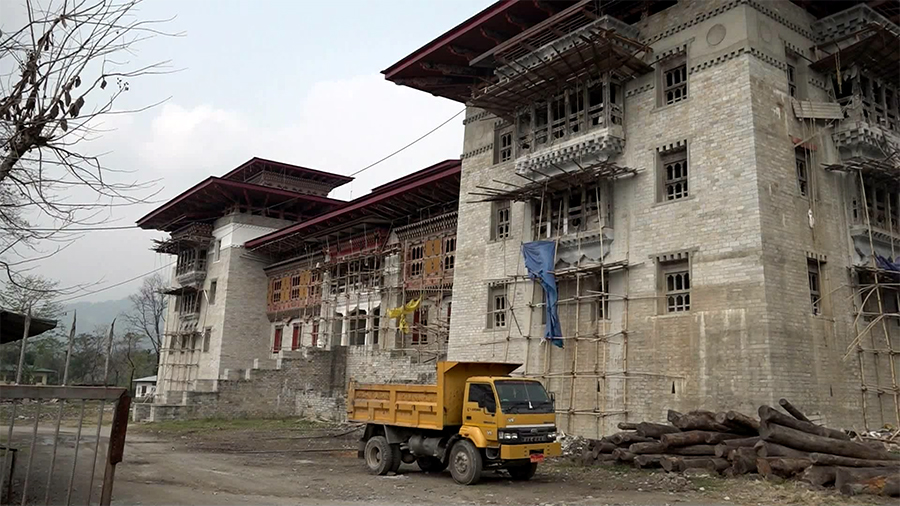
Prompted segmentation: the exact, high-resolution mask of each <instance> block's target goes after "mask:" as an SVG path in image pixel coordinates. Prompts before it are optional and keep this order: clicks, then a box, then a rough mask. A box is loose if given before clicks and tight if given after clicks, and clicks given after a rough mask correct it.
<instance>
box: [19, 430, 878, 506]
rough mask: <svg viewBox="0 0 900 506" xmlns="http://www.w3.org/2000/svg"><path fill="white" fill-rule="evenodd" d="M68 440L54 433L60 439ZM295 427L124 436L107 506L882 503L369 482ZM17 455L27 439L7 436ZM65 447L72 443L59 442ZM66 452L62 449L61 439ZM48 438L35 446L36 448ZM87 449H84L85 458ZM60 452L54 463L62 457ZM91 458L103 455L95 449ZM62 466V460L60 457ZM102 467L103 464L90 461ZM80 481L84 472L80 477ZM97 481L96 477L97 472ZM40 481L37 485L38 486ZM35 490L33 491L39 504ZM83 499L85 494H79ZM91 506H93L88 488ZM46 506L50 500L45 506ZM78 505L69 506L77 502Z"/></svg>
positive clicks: (671, 485) (591, 473)
mask: <svg viewBox="0 0 900 506" xmlns="http://www.w3.org/2000/svg"><path fill="white" fill-rule="evenodd" d="M66 430H67V429H65V428H64V429H63V433H64V437H66ZM340 432H346V430H344V431H342V430H341V429H339V428H335V427H324V426H316V427H311V426H309V425H308V424H304V423H302V422H296V421H233V422H184V423H175V424H149V425H135V426H131V427H129V435H128V439H127V443H126V448H125V461H124V462H123V463H121V464H119V466H118V469H117V474H116V480H115V492H114V496H113V497H114V499H113V503H114V504H122V505H125V504H140V505H163V504H165V505H181V504H184V505H188V504H222V505H240V504H273V505H280V504H293V505H296V504H308V505H316V506H325V505H336V504H366V505H380V504H409V505H412V504H423V505H436V504H451V505H456V504H492V505H519V504H534V505H551V504H552V505H562V504H574V505H580V504H585V505H587V504H591V505H593V504H633V505H645V504H646V505H649V504H654V505H675V504H697V505H706V504H739V505H743V504H746V505H757V504H761V503H762V504H797V503H802V504H807V505H815V504H888V501H882V500H879V499H877V498H852V500H850V499H848V498H844V497H841V496H835V495H833V494H828V493H823V492H819V491H810V490H808V489H805V488H804V487H802V486H800V485H797V484H795V483H785V484H772V483H769V482H765V481H758V480H750V479H740V480H725V479H722V478H718V477H713V476H693V477H685V476H682V475H674V474H666V473H663V472H649V471H637V470H633V469H630V468H624V467H622V468H620V467H593V468H582V467H579V466H576V465H574V464H571V463H569V462H568V461H557V462H553V463H548V464H545V465H544V466H543V467H542V468H540V469H539V470H538V474H537V476H535V478H534V479H533V480H532V481H530V482H527V483H522V482H513V481H511V480H510V479H509V478H508V477H507V476H505V475H503V474H500V473H490V472H488V473H485V476H484V479H483V481H482V483H481V484H479V485H476V486H471V487H463V486H460V485H457V484H456V483H455V482H454V481H453V479H452V478H451V477H450V475H449V473H447V472H444V473H441V474H427V473H423V472H421V471H419V470H418V468H417V467H416V466H415V465H412V466H406V465H404V466H403V467H402V468H401V470H400V473H399V474H398V475H396V476H384V477H378V476H372V475H370V474H368V473H367V472H366V470H365V467H364V465H363V464H362V462H361V461H360V460H359V459H357V458H356V452H355V440H356V438H357V437H358V436H357V434H352V433H350V434H344V435H341V436H338V437H332V436H331V435H332V434H335V433H340ZM17 437H18V440H19V442H20V444H23V445H24V444H27V443H28V441H27V437H28V435H27V434H19V435H17ZM69 439H70V438H69ZM67 441H68V439H67ZM51 442H52V438H47V437H45V436H42V437H39V439H38V449H37V450H36V455H35V456H36V458H37V460H36V461H35V462H36V465H35V471H37V470H38V469H39V468H40V467H41V466H40V462H41V457H40V456H41V451H42V450H41V448H45V447H46V445H47V444H51ZM92 447H93V442H91V443H90V445H89V447H87V448H83V449H82V454H81V455H83V457H79V461H80V460H81V459H82V458H89V457H92V456H93V448H92ZM71 450H72V448H71V445H63V447H62V449H61V451H62V452H63V454H65V453H66V452H69V451H71ZM99 451H100V452H101V453H100V456H101V457H102V456H105V445H104V443H103V438H101V445H100V448H99ZM61 458H62V460H63V461H65V460H66V459H67V457H65V456H63V457H61ZM98 461H100V462H102V461H103V458H100V459H98ZM84 472H86V471H84ZM97 472H98V473H99V475H100V476H102V468H98V469H97ZM45 482H46V480H44V479H43V478H41V479H39V480H38V481H36V483H42V484H43V483H45ZM42 487H43V485H41V489H40V490H37V491H35V492H36V493H37V494H38V496H39V497H40V498H41V500H40V501H39V502H40V503H41V504H43V490H44V489H43V488H42ZM79 492H80V493H84V490H82V491H79ZM93 497H94V501H96V498H97V497H99V484H98V485H96V486H95V492H94V495H93ZM51 502H53V501H51ZM76 502H77V501H76Z"/></svg>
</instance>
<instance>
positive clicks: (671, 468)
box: [660, 455, 729, 473]
mask: <svg viewBox="0 0 900 506" xmlns="http://www.w3.org/2000/svg"><path fill="white" fill-rule="evenodd" d="M660 465H662V468H663V469H665V470H666V471H668V472H670V473H680V472H682V471H684V470H685V469H709V470H710V471H715V472H720V471H724V470H725V469H727V468H728V466H729V463H728V461H727V460H725V459H718V458H715V457H680V456H675V455H667V456H664V457H663V458H661V459H660Z"/></svg>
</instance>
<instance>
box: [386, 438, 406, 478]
mask: <svg viewBox="0 0 900 506" xmlns="http://www.w3.org/2000/svg"><path fill="white" fill-rule="evenodd" d="M389 446H390V447H391V453H392V454H393V457H391V472H394V473H396V472H397V471H399V470H400V464H402V463H403V452H402V451H400V445H397V444H394V445H389Z"/></svg>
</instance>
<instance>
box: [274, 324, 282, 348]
mask: <svg viewBox="0 0 900 506" xmlns="http://www.w3.org/2000/svg"><path fill="white" fill-rule="evenodd" d="M283 332H284V327H275V341H274V342H273V344H272V351H273V352H275V353H278V352H279V351H281V335H282V333H283Z"/></svg>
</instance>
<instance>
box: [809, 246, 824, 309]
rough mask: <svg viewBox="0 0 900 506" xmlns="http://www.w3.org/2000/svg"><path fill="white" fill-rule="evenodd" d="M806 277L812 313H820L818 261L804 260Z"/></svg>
mask: <svg viewBox="0 0 900 506" xmlns="http://www.w3.org/2000/svg"><path fill="white" fill-rule="evenodd" d="M806 271H807V277H808V278H809V302H810V308H811V310H812V314H814V315H820V314H822V284H821V282H820V280H819V263H818V261H816V260H813V259H811V258H809V259H807V260H806Z"/></svg>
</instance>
